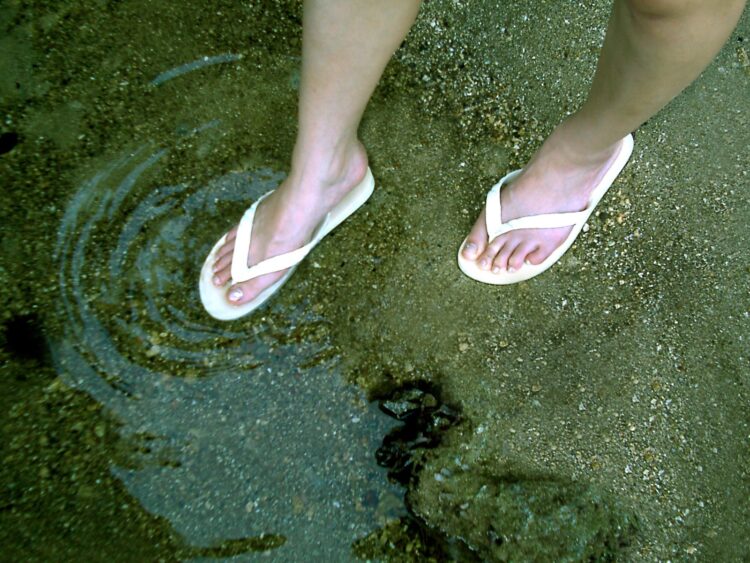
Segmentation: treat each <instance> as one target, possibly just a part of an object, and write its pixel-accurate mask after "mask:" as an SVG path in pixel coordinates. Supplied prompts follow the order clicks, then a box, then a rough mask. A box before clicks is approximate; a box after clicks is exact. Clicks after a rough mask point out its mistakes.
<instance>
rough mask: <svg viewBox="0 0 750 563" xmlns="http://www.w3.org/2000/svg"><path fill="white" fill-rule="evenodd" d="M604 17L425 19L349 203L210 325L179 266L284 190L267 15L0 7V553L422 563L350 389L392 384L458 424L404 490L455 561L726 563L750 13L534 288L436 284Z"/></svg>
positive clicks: (427, 15)
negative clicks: (310, 244)
mask: <svg viewBox="0 0 750 563" xmlns="http://www.w3.org/2000/svg"><path fill="white" fill-rule="evenodd" d="M608 7H609V3H608V2H604V1H601V2H595V3H592V5H591V6H590V7H588V8H587V9H586V10H577V9H574V8H570V9H561V8H560V7H559V6H557V5H556V4H554V5H553V4H552V3H551V2H538V3H533V4H530V3H528V2H522V1H508V2H507V3H504V5H503V7H502V10H498V8H497V6H495V5H494V4H492V3H479V2H469V1H461V0H451V1H448V0H444V1H434V2H430V3H426V4H425V5H424V6H423V10H422V13H421V15H420V19H419V21H418V22H417V25H416V26H415V28H414V30H413V31H412V33H411V34H410V36H409V38H408V40H407V42H406V44H405V45H404V46H403V47H402V49H401V50H400V51H399V52H398V53H397V54H396V57H395V58H394V61H393V63H392V64H391V65H390V66H389V68H388V69H387V71H386V74H385V76H384V78H383V80H382V82H381V85H380V87H379V89H378V91H377V92H376V94H375V96H374V98H373V100H372V103H371V104H370V106H369V109H368V112H367V114H366V115H365V119H364V122H363V124H362V130H361V133H362V138H363V141H364V143H365V145H366V146H367V148H368V151H369V154H370V158H371V165H372V167H373V170H374V173H375V176H376V181H377V190H376V192H375V194H374V196H373V197H372V199H371V200H370V201H369V202H368V204H367V205H366V206H365V207H364V208H363V209H362V210H361V211H360V212H358V213H357V214H356V215H355V216H354V217H353V218H352V220H351V221H347V222H346V223H345V224H344V225H342V226H341V227H340V228H339V229H337V231H335V232H334V233H333V234H332V235H331V236H330V237H328V239H327V240H326V242H325V244H322V245H321V246H320V247H319V248H318V249H316V252H315V254H314V255H313V256H311V259H310V260H308V261H306V263H305V264H303V265H302V266H301V267H300V269H299V270H298V272H297V273H296V274H295V276H294V277H293V278H292V280H291V281H290V282H289V285H288V287H287V288H285V291H284V292H282V294H281V295H279V297H278V298H277V299H275V300H274V301H273V302H272V304H271V305H270V306H269V307H268V308H266V309H264V310H263V311H262V313H261V314H260V315H259V316H258V317H257V318H255V317H254V318H253V319H251V320H243V321H238V322H236V323H230V324H223V323H215V322H213V321H212V320H211V319H209V318H207V317H206V316H205V315H204V313H203V311H202V309H201V307H200V304H199V301H198V299H197V287H196V286H197V283H196V280H197V275H198V270H199V268H200V264H201V263H202V261H203V258H204V256H205V254H206V253H207V252H208V250H209V249H210V247H211V245H212V244H213V243H214V242H215V240H216V239H217V238H218V237H219V236H221V234H222V233H223V232H225V230H226V229H227V228H228V227H229V226H231V225H232V223H233V221H235V220H236V218H237V217H238V216H239V215H240V213H241V212H242V210H243V209H244V208H245V207H246V205H248V204H249V203H250V202H251V201H252V200H253V199H254V198H256V197H258V196H259V195H260V194H262V193H263V192H265V191H266V190H268V189H271V188H272V187H273V186H274V185H275V184H276V183H278V182H279V181H280V179H281V178H283V171H284V170H285V169H286V161H287V158H288V154H289V152H290V150H291V146H292V143H293V139H294V119H293V115H294V111H295V95H296V92H295V88H296V87H297V85H298V80H299V72H298V66H299V6H298V4H297V3H295V2H291V1H290V2H285V1H279V2H265V3H252V4H251V3H235V2H219V3H215V4H213V5H212V7H211V8H210V9H206V7H205V6H195V5H193V4H192V3H184V4H181V5H179V6H177V5H154V4H153V3H151V2H142V1H138V0H130V1H127V2H119V3H114V2H103V1H102V2H95V3H81V2H73V1H66V2H59V3H54V4H53V3H33V2H24V1H15V2H9V3H6V4H4V5H3V6H2V7H0V22H2V25H3V27H4V29H5V30H7V34H6V36H5V37H4V38H3V39H1V40H0V42H1V45H2V48H3V49H4V51H5V52H7V53H10V54H12V55H13V56H11V57H7V58H6V57H4V58H3V60H2V61H0V70H2V71H3V72H0V95H1V96H2V103H1V106H2V110H3V112H4V128H3V130H2V133H3V135H4V136H3V138H2V150H3V154H2V155H0V166H2V169H1V171H2V174H3V178H4V179H7V181H4V182H3V185H4V189H3V190H1V191H0V210H2V211H0V213H1V218H2V222H1V223H0V224H2V235H3V236H2V249H3V250H2V257H1V261H0V282H2V283H0V298H2V303H3V304H4V307H3V308H2V309H1V310H0V318H1V319H2V324H3V327H4V328H3V337H4V343H3V347H2V348H1V349H0V354H1V356H0V358H1V359H2V368H0V369H2V373H3V375H4V377H5V380H6V381H8V382H9V384H8V386H7V388H6V392H5V393H4V394H3V395H2V397H0V400H1V401H2V402H0V409H1V410H2V411H3V412H4V413H5V416H4V418H3V425H2V430H3V440H2V441H3V443H4V444H7V450H6V451H4V463H3V465H2V467H1V468H0V475H1V476H2V482H3V496H2V504H1V505H0V507H1V508H2V511H0V529H2V532H1V533H2V536H0V537H2V541H3V545H4V546H6V547H5V549H6V552H7V554H8V556H9V557H11V558H14V559H29V560H89V559H96V558H97V557H102V556H106V557H109V558H112V557H119V558H120V559H123V560H156V559H160V558H161V559H164V560H178V559H180V560H185V559H191V558H192V559H217V558H219V559H221V558H224V559H227V560H243V559H249V560H253V559H255V558H261V557H262V558H264V559H265V558H270V559H272V560H300V559H304V558H310V559H314V560H349V559H352V558H353V555H352V551H351V549H352V544H353V542H354V541H355V540H356V539H357V538H361V537H362V536H365V535H367V534H368V533H369V532H371V531H373V530H374V531H375V533H374V534H373V535H372V536H370V539H371V540H373V542H372V543H371V544H370V547H369V548H368V549H369V551H368V550H364V551H362V550H360V551H358V552H359V553H360V554H362V553H364V554H365V555H370V556H372V557H381V558H391V559H395V560H409V559H411V560H415V559H416V560H419V557H420V556H423V557H426V555H424V554H425V553H427V552H428V550H426V549H425V546H424V545H422V544H420V543H419V541H417V539H416V538H417V536H418V535H419V534H418V532H417V531H416V529H415V528H413V527H412V528H409V529H407V528H408V527H407V528H404V529H403V530H402V531H400V532H399V531H398V530H395V529H394V528H393V527H392V523H393V520H392V519H393V518H394V517H395V516H397V515H399V514H401V513H402V511H403V510H404V508H403V502H402V501H401V494H402V493H401V492H400V491H399V490H398V489H394V488H393V487H392V486H391V485H389V484H388V483H387V480H386V478H385V474H384V472H383V470H381V469H379V468H378V467H377V466H376V464H375V459H374V453H375V450H376V448H377V447H378V445H379V444H380V441H381V439H382V438H383V436H384V435H385V433H386V432H387V431H388V429H389V428H391V427H392V425H393V422H391V421H390V420H389V419H387V418H386V417H385V416H384V415H383V414H382V413H380V412H378V411H377V409H376V407H375V406H374V405H373V404H370V403H368V402H367V401H366V400H365V398H364V394H366V393H378V392H384V390H388V389H392V388H394V387H398V386H399V385H400V384H403V383H407V384H408V383H414V382H417V383H420V382H422V383H429V384H430V385H432V386H434V387H435V388H441V389H442V390H443V392H444V399H446V400H448V401H449V402H450V403H451V404H452V405H455V406H456V407H458V408H460V409H461V410H462V412H463V418H462V422H461V423H460V424H458V425H456V426H453V427H450V428H444V429H442V430H441V435H442V437H443V442H442V443H441V444H440V445H439V446H438V447H436V448H434V449H431V450H428V451H422V452H419V453H417V454H416V455H415V458H414V459H415V461H416V462H417V463H416V467H417V471H416V475H417V476H418V478H417V479H415V480H414V481H413V482H411V484H410V486H409V488H408V492H407V499H408V501H407V502H408V504H409V506H410V509H411V510H412V511H413V512H414V513H416V514H417V515H418V516H419V517H421V518H422V519H423V521H424V522H425V523H426V524H427V525H428V526H430V527H431V529H432V530H433V531H437V532H439V533H440V535H441V537H442V539H441V540H440V542H438V543H437V544H435V545H439V546H440V548H441V549H445V550H446V553H448V554H451V556H455V557H469V558H470V554H468V553H467V552H466V549H465V548H466V544H469V545H472V547H473V548H474V549H476V550H477V552H478V553H480V554H481V556H482V557H484V558H486V559H491V558H493V557H494V558H497V559H503V558H510V559H514V558H515V559H518V560H523V559H525V558H526V559H529V558H531V559H533V558H536V559H538V560H544V559H545V558H548V557H552V556H550V555H549V554H550V553H557V556H558V558H560V557H569V558H570V559H571V560H576V559H577V558H581V557H584V555H583V554H585V553H588V554H592V553H593V554H598V555H597V556H600V557H614V558H616V559H618V560H628V561H630V560H632V561H657V560H668V559H670V560H707V561H710V560H727V561H735V560H743V558H746V557H747V554H748V553H750V552H748V549H750V546H748V543H747V538H748V537H750V534H749V533H748V528H747V522H748V518H747V517H746V516H748V505H747V503H746V502H744V500H745V499H746V498H747V492H748V483H750V481H748V474H747V467H748V459H750V458H749V457H748V456H749V455H750V441H748V440H749V439H750V438H748V436H750V435H749V434H748V432H747V429H748V424H750V410H749V409H748V404H750V403H749V402H748V396H747V389H748V387H747V386H748V377H750V364H748V357H750V353H748V350H749V348H748V344H747V342H748V339H750V325H749V324H748V322H749V321H748V319H750V313H749V312H748V311H750V302H748V296H749V295H750V287H749V286H748V270H747V260H746V251H745V249H746V248H747V243H748V240H747V229H746V228H745V226H746V224H747V221H748V218H750V214H749V213H750V207H748V199H747V197H746V195H747V189H746V188H747V186H748V184H747V163H746V159H745V158H744V156H743V155H744V154H745V153H746V150H745V149H746V147H747V146H748V145H749V144H750V139H749V138H748V130H747V129H746V128H741V127H738V126H737V123H742V122H744V121H746V119H745V117H746V116H747V115H748V114H750V106H748V103H749V102H750V98H748V97H747V95H746V93H747V91H748V90H747V88H748V84H749V83H748V80H750V74H749V73H748V66H747V64H746V61H747V55H746V53H747V38H748V36H749V35H750V33H748V29H749V28H748V13H747V12H746V13H745V15H744V16H743V20H742V21H741V22H740V25H739V27H738V29H737V30H736V31H735V33H734V34H733V35H732V37H731V38H730V40H729V42H728V44H727V45H726V46H725V47H724V49H723V50H722V52H721V53H720V54H719V56H718V57H717V60H716V61H715V62H714V64H712V65H711V66H710V67H709V69H707V70H706V72H705V73H704V75H703V76H702V77H701V78H700V79H699V80H698V81H697V82H696V83H695V84H694V85H693V86H691V87H690V88H689V89H688V90H687V91H686V92H685V93H684V94H683V95H682V96H680V97H679V98H678V99H677V100H675V102H673V103H672V104H671V105H670V106H668V108H666V109H665V110H664V111H663V112H661V113H660V114H658V115H657V116H655V117H654V118H653V119H652V120H650V121H649V123H648V124H646V125H644V127H642V128H641V129H640V130H639V131H638V134H637V139H636V141H637V142H636V150H635V153H634V157H633V159H632V160H631V163H630V164H629V165H628V167H627V168H626V170H625V172H624V173H623V174H622V176H621V178H620V179H618V181H617V183H616V184H615V186H614V187H613V189H612V190H611V193H610V195H608V198H607V200H606V201H605V202H603V204H602V206H600V210H599V211H598V213H597V214H596V217H595V218H594V219H592V221H591V224H590V229H589V231H588V232H587V233H585V234H584V235H583V236H582V237H581V238H580V240H579V242H577V243H576V245H575V246H574V247H573V249H572V250H571V251H570V252H569V253H568V255H567V256H566V257H565V258H564V259H563V260H562V261H561V262H560V264H558V265H557V266H555V268H554V269H553V270H551V272H550V274H548V275H546V276H544V277H540V278H539V279H538V280H534V281H532V282H530V283H527V284H520V285H519V286H515V287H512V288H505V289H503V290H501V291H488V290H487V288H486V287H483V286H479V285H478V284H475V283H473V282H472V281H471V280H467V279H466V278H464V277H463V276H462V275H461V274H460V272H458V270H457V269H456V267H455V251H456V248H457V246H458V243H459V242H460V240H462V238H463V236H464V234H465V232H466V230H467V229H468V228H469V226H470V225H471V223H472V221H473V218H474V216H475V214H476V212H477V211H478V209H479V206H480V205H481V202H482V198H483V194H484V191H485V189H486V187H487V186H488V185H491V183H492V182H493V181H494V179H496V177H497V176H498V175H500V174H502V173H504V171H506V170H507V169H508V168H515V167H518V166H522V165H523V163H524V161H525V160H526V159H527V158H528V157H529V156H530V155H531V154H532V153H533V150H534V148H535V146H537V145H538V143H539V142H540V141H541V139H542V138H543V136H544V134H546V132H548V131H549V130H550V129H551V128H552V127H553V126H554V125H555V124H556V123H557V122H558V121H559V119H560V118H561V117H563V116H564V115H565V113H566V112H569V111H571V109H573V108H575V107H576V106H577V104H578V103H580V100H581V98H582V96H583V95H584V92H585V88H586V83H587V81H588V76H590V73H591V71H592V70H593V65H594V63H595V60H596V51H597V48H598V45H599V42H600V39H601V33H602V31H603V29H604V25H605V22H606V15H607V11H608ZM743 53H744V58H743ZM287 289H288V291H287ZM345 381H352V382H355V383H356V384H357V385H356V386H349V385H348V384H346V383H345ZM488 491H490V492H491V493H488ZM534 491H537V492H538V491H542V493H539V494H537V493H535V492H534ZM540 499H541V500H540ZM499 513H502V517H498V516H497V514H499ZM524 515H525V516H524ZM529 515H531V516H533V518H531V517H530V516H529ZM621 517H622V518H621ZM524 518H526V520H524ZM529 518H531V519H529ZM532 520H533V521H535V522H537V523H538V524H539V525H540V526H541V527H542V528H544V529H543V530H541V531H540V529H538V528H537V529H535V530H533V531H532V532H529V533H525V532H524V531H523V529H522V528H523V522H524V521H525V522H526V523H527V524H528V523H529V522H531V521H532ZM388 522H391V527H388ZM519 522H520V523H521V524H519ZM571 522H574V524H573V525H571V524H570V523H571ZM584 523H585V525H584ZM631 524H637V525H633V526H632V527H631ZM383 526H386V528H383ZM519 526H521V527H519ZM525 529H526V530H529V529H533V526H528V525H527V526H526V528H525ZM404 530H406V531H404ZM404 534H405V535H404ZM410 534H411V535H410ZM500 538H515V539H513V541H506V540H503V541H499V540H500ZM427 541H428V542H429V541H432V540H427ZM373 544H374V545H373ZM389 546H390V547H389ZM554 550H560V551H554ZM586 550H588V551H586ZM259 551H267V553H258V552H259ZM420 554H422V555H420ZM560 554H562V555H560ZM571 554H573V555H571ZM575 554H578V555H575Z"/></svg>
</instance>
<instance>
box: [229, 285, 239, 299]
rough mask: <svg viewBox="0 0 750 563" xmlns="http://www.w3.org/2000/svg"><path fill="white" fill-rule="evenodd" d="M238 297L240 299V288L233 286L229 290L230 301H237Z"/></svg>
mask: <svg viewBox="0 0 750 563" xmlns="http://www.w3.org/2000/svg"><path fill="white" fill-rule="evenodd" d="M240 299H242V290H241V289H240V288H239V287H235V288H234V289H233V290H232V291H230V292H229V300H230V301H239V300H240Z"/></svg>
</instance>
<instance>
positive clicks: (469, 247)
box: [464, 242, 477, 256]
mask: <svg viewBox="0 0 750 563" xmlns="http://www.w3.org/2000/svg"><path fill="white" fill-rule="evenodd" d="M464 250H465V251H466V253H467V254H470V255H471V256H474V254H475V253H476V251H477V245H476V244H474V243H473V242H468V243H466V246H464Z"/></svg>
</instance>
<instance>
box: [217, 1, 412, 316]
mask: <svg viewBox="0 0 750 563" xmlns="http://www.w3.org/2000/svg"><path fill="white" fill-rule="evenodd" d="M418 9H419V0H379V1H378V2H372V1H370V0H307V1H306V2H305V5H304V25H303V33H302V45H303V53H302V80H301V84H300V96H299V130H298V134H297V140H296V143H295V147H294V151H293V153H292V163H291V170H290V173H289V176H288V178H287V179H286V180H285V181H284V182H283V183H282V185H281V186H279V188H278V189H276V190H275V191H274V193H273V194H272V195H270V196H269V197H268V198H266V199H265V200H264V201H263V203H262V204H261V205H260V206H259V209H258V212H257V214H256V219H255V222H254V224H253V233H252V241H251V244H250V246H251V248H250V249H249V254H248V263H249V265H250V264H255V263H257V262H260V261H261V260H264V259H266V258H269V257H271V256H276V255H278V254H282V253H284V252H288V251H290V250H294V249H296V248H299V247H300V246H302V245H304V244H305V243H307V241H309V240H310V237H311V236H312V233H313V231H314V229H315V227H317V225H319V224H320V222H321V220H322V219H323V217H324V216H325V215H326V213H327V212H328V211H329V210H330V209H331V208H332V207H334V206H335V205H336V204H337V203H338V202H339V201H340V200H341V199H342V198H343V196H344V195H345V194H346V193H347V192H348V191H349V190H350V189H351V188H352V187H354V186H355V185H357V184H358V183H359V182H360V181H361V180H362V178H363V177H364V175H365V173H366V171H367V155H366V153H365V150H364V148H363V147H362V145H361V143H360V142H359V140H358V138H357V128H358V126H359V122H360V119H361V118H362V114H363V112H364V110H365V106H366V105H367V101H368V100H369V98H370V95H371V94H372V92H373V90H374V89H375V86H376V85H377V82H378V80H379V79H380V75H381V74H382V72H383V69H384V68H385V65H386V64H387V62H388V60H389V59H390V57H391V55H392V54H393V53H394V51H395V50H396V49H397V48H398V46H399V44H400V43H401V41H402V40H403V38H404V36H405V35H406V33H407V32H408V30H409V28H410V27H411V24H412V23H413V22H414V19H415V18H416V15H417V11H418ZM234 236H235V230H234V229H233V230H232V231H230V233H229V236H228V237H227V242H226V244H225V245H224V247H223V248H222V249H221V250H220V251H219V258H218V260H217V261H216V264H215V266H214V272H215V278H214V284H215V285H217V286H223V285H224V284H225V283H227V282H228V281H229V280H230V278H231V274H230V268H231V261H232V253H233V251H234ZM282 275H283V272H274V273H273V274H268V275H265V276H261V277H258V278H256V279H253V280H250V281H248V282H245V283H241V284H236V285H233V286H231V287H230V288H229V289H228V291H227V298H228V299H229V301H230V302H232V303H235V304H241V303H245V302H247V301H250V300H251V299H253V298H254V297H255V296H256V295H258V294H259V293H260V292H261V291H262V290H263V289H264V288H266V287H268V286H269V285H271V284H272V283H274V282H275V281H276V280H278V279H279V278H280V277H281V276H282Z"/></svg>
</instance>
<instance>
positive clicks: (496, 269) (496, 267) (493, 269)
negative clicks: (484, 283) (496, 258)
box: [492, 266, 500, 274]
mask: <svg viewBox="0 0 750 563" xmlns="http://www.w3.org/2000/svg"><path fill="white" fill-rule="evenodd" d="M492 273H493V274H499V273H500V266H495V267H494V268H492Z"/></svg>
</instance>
